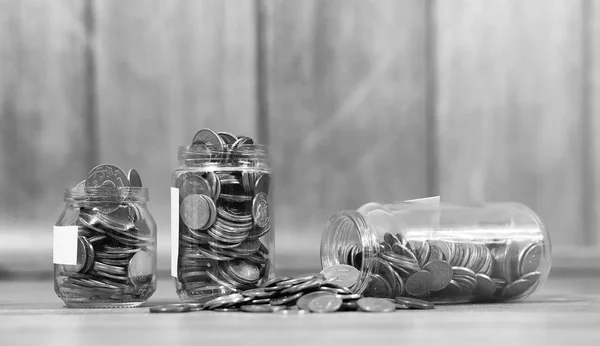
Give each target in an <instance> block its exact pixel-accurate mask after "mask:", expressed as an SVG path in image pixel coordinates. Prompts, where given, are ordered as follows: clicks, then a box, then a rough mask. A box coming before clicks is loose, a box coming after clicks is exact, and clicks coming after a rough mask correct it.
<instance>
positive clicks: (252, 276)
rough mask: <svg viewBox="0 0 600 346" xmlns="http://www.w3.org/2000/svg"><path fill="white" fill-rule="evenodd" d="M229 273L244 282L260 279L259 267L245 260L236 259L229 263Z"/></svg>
mask: <svg viewBox="0 0 600 346" xmlns="http://www.w3.org/2000/svg"><path fill="white" fill-rule="evenodd" d="M227 266H228V270H229V273H231V274H232V275H234V276H235V278H237V279H240V280H242V281H244V282H256V281H258V280H259V279H260V271H259V269H258V267H257V266H256V265H254V264H252V263H248V262H245V261H243V260H236V261H231V262H228V263H227Z"/></svg>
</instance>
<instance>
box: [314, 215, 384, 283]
mask: <svg viewBox="0 0 600 346" xmlns="http://www.w3.org/2000/svg"><path fill="white" fill-rule="evenodd" d="M378 253H379V243H378V241H377V238H376V233H375V232H374V230H373V228H372V225H370V224H369V223H368V222H367V220H366V219H365V217H364V216H363V215H362V214H361V213H359V212H357V211H341V212H339V213H336V214H334V215H333V216H332V217H331V218H330V219H329V220H328V222H327V226H326V229H325V233H324V235H323V240H322V242H321V266H322V267H323V268H327V267H330V266H334V265H338V264H346V265H352V262H354V263H353V264H354V266H355V267H360V268H357V269H359V270H360V275H359V277H358V281H357V283H356V285H354V286H353V287H352V288H351V289H352V291H354V292H355V293H362V292H363V291H364V290H365V289H366V288H367V286H368V284H369V282H370V279H371V275H372V274H374V273H375V272H376V270H377V268H376V266H377V264H378V262H377V261H376V258H377V255H378ZM352 257H355V259H353V258H352ZM356 257H358V258H356ZM358 260H360V264H357V262H358Z"/></svg>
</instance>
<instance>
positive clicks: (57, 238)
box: [52, 226, 79, 265]
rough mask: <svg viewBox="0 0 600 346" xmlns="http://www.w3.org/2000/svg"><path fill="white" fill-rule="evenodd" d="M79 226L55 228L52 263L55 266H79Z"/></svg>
mask: <svg viewBox="0 0 600 346" xmlns="http://www.w3.org/2000/svg"><path fill="white" fill-rule="evenodd" d="M78 229H79V227H77V226H54V234H53V238H52V261H53V262H54V263H55V264H67V265H77V232H78Z"/></svg>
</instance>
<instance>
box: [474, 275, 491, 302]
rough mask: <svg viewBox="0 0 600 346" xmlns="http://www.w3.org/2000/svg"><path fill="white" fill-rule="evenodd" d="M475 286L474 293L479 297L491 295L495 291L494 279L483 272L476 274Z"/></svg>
mask: <svg viewBox="0 0 600 346" xmlns="http://www.w3.org/2000/svg"><path fill="white" fill-rule="evenodd" d="M476 278H477V287H476V288H475V291H474V292H473V293H474V294H476V295H478V296H480V297H492V296H493V295H494V293H496V284H495V283H494V281H493V280H492V279H491V278H490V277H489V276H487V275H485V274H480V273H477V274H476Z"/></svg>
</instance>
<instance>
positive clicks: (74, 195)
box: [64, 186, 150, 204]
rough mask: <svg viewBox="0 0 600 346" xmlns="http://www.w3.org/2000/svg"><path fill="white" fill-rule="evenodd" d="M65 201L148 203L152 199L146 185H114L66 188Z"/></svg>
mask: <svg viewBox="0 0 600 346" xmlns="http://www.w3.org/2000/svg"><path fill="white" fill-rule="evenodd" d="M64 200H65V202H69V203H79V202H102V203H115V204H118V203H121V202H123V201H128V202H136V203H146V202H148V201H149V200H150V196H149V193H148V188H146V187H112V188H104V187H98V188H85V186H76V187H73V188H67V189H65V195H64Z"/></svg>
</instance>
